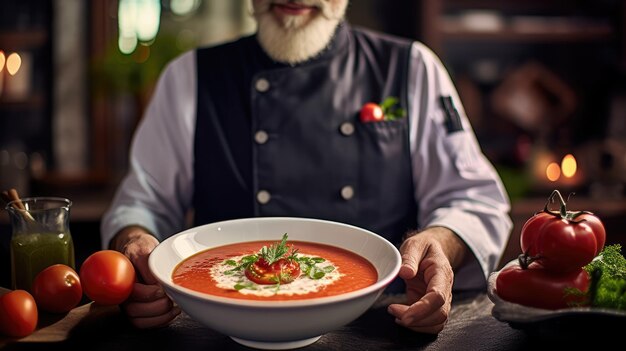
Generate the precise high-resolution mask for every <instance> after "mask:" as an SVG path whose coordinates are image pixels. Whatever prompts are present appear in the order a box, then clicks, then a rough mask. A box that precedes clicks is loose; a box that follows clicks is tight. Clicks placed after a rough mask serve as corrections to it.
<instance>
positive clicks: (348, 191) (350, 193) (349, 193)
mask: <svg viewBox="0 0 626 351" xmlns="http://www.w3.org/2000/svg"><path fill="white" fill-rule="evenodd" d="M341 197H342V198H343V199H344V200H350V199H352V198H353V197H354V188H353V187H351V186H350V185H346V186H344V187H343V188H341Z"/></svg>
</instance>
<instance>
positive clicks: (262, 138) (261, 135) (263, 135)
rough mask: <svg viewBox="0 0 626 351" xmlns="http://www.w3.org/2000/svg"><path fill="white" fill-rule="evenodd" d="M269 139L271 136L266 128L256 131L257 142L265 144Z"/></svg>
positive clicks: (255, 138) (255, 139)
mask: <svg viewBox="0 0 626 351" xmlns="http://www.w3.org/2000/svg"><path fill="white" fill-rule="evenodd" d="M267 139H269V136H268V135H267V132H265V131H264V130H259V131H257V132H256V133H254V141H256V143H257V144H265V143H266V142H267Z"/></svg>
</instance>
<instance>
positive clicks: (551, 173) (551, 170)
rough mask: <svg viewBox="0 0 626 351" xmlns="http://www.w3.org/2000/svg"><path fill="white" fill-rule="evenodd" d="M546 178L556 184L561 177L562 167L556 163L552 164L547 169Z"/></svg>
mask: <svg viewBox="0 0 626 351" xmlns="http://www.w3.org/2000/svg"><path fill="white" fill-rule="evenodd" d="M546 177H548V180H549V181H551V182H556V181H557V180H559V178H560V177H561V167H559V165H558V164H557V163H556V162H552V163H550V164H549V165H548V167H546Z"/></svg>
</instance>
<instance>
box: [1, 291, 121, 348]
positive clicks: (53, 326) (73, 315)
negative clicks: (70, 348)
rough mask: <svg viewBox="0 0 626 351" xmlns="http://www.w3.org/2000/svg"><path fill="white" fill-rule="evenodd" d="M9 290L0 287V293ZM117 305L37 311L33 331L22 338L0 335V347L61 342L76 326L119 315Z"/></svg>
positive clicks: (93, 304) (89, 304)
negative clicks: (48, 311)
mask: <svg viewBox="0 0 626 351" xmlns="http://www.w3.org/2000/svg"><path fill="white" fill-rule="evenodd" d="M9 291H10V290H8V289H5V288H2V287H0V295H3V294H5V293H7V292H9ZM120 314H121V312H120V310H119V307H118V306H117V305H115V306H102V305H98V304H95V303H93V302H90V303H87V304H84V305H82V306H78V307H76V308H74V309H73V310H71V311H70V312H68V313H66V314H51V313H46V312H43V311H39V321H38V325H37V329H36V330H35V332H34V333H32V334H31V335H29V336H26V337H24V338H19V339H16V338H10V337H6V336H4V335H0V347H3V346H4V345H6V344H7V343H11V342H61V341H64V340H67V339H68V338H69V336H70V334H71V332H72V330H74V329H75V328H77V327H81V326H85V325H89V324H92V323H94V322H97V321H101V320H103V319H108V318H111V317H115V316H119V315H120Z"/></svg>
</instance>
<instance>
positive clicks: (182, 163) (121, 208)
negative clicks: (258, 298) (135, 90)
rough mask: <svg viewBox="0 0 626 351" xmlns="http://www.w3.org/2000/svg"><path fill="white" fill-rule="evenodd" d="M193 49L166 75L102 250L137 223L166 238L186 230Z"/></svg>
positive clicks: (109, 216) (136, 143) (108, 219)
mask: <svg viewBox="0 0 626 351" xmlns="http://www.w3.org/2000/svg"><path fill="white" fill-rule="evenodd" d="M195 57H196V56H195V52H194V51H190V52H188V53H185V54H183V55H181V56H180V57H178V58H177V59H175V60H173V61H172V62H171V63H170V64H169V65H168V66H167V67H166V68H165V70H164V71H163V74H162V75H161V77H160V78H159V81H158V83H157V86H156V88H155V91H154V94H153V96H152V99H151V101H150V103H149V105H148V107H147V109H146V111H145V114H144V116H143V118H142V120H141V122H140V124H139V126H138V128H137V130H136V132H135V135H134V137H133V142H132V145H131V150H130V165H129V171H128V174H127V175H126V177H125V178H124V179H123V180H122V182H121V184H120V186H119V187H118V189H117V192H116V194H115V196H114V198H113V201H112V203H111V206H110V208H109V209H108V210H107V212H106V213H105V214H104V216H103V218H102V223H101V228H100V232H101V241H102V247H103V248H107V247H108V246H109V242H110V240H111V239H112V238H113V236H114V235H115V234H116V233H117V232H118V231H119V230H121V229H122V228H124V227H126V226H129V225H138V226H142V227H144V228H146V229H147V230H148V231H149V232H150V233H152V234H153V235H154V236H155V237H156V238H157V239H159V241H160V240H162V239H164V238H165V237H167V236H170V235H172V234H174V233H176V232H178V231H181V230H182V229H184V226H185V218H186V216H185V215H186V213H187V211H188V210H189V208H190V207H191V200H192V193H193V173H192V171H193V170H192V157H193V140H194V130H195V115H196V114H195V112H196V111H195V109H196V75H195V69H196V58H195Z"/></svg>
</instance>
